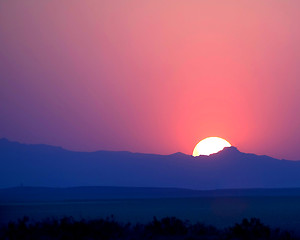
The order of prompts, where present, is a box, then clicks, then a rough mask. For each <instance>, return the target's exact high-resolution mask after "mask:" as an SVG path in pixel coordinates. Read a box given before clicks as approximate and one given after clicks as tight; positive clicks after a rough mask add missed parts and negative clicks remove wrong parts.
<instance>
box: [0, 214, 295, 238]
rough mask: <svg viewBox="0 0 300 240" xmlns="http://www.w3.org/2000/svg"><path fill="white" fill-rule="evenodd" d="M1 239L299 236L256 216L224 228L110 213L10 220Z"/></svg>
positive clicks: (174, 219)
mask: <svg viewBox="0 0 300 240" xmlns="http://www.w3.org/2000/svg"><path fill="white" fill-rule="evenodd" d="M0 239H1V240H2V239H3V240H4V239H5V240H20V239H22V240H23V239H24V240H27V239H28V240H29V239H30V240H34V239H43V240H57V239H59V240H65V239H66V240H92V239H101V240H102V239H103V240H120V239H125V240H135V239H136V240H139V239H153V240H154V239H159V240H165V239H168V240H170V239H173V240H200V239H201V240H205V239H207V240H213V239H214V240H231V239H232V240H242V239H243V240H255V239H257V240H265V239H272V240H273V239H274V240H292V239H295V240H296V239H300V238H297V237H295V236H292V234H291V233H290V232H287V231H281V230H280V229H278V228H277V229H271V228H270V227H268V226H266V225H264V224H263V223H261V222H260V220H259V219H257V218H251V219H250V220H248V219H244V220H243V221H242V222H241V223H237V224H235V225H234V226H233V227H230V228H227V229H221V230H220V229H217V228H215V227H213V226H207V225H205V224H202V223H195V224H191V223H190V222H188V221H182V220H180V219H178V218H175V217H166V218H162V219H161V220H158V219H157V218H156V217H154V218H153V220H152V221H151V222H150V223H148V224H139V223H138V224H136V225H132V224H130V223H127V224H121V223H119V222H117V221H116V220H115V219H114V217H113V216H111V217H108V218H106V219H97V220H89V221H87V220H84V219H82V220H75V219H74V218H72V217H64V218H62V219H60V220H57V219H46V220H44V221H40V222H32V221H29V219H28V218H27V217H25V218H23V219H21V220H19V221H17V222H10V223H9V224H8V225H7V226H4V227H3V228H2V229H0Z"/></svg>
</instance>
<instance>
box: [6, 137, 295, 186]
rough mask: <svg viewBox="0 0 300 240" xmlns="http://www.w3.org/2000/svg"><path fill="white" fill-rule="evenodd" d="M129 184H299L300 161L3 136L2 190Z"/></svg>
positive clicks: (234, 151)
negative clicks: (86, 146) (85, 146)
mask: <svg viewBox="0 0 300 240" xmlns="http://www.w3.org/2000/svg"><path fill="white" fill-rule="evenodd" d="M15 186H43V187H72V186H127V187H159V188H162V187H163V188H187V189H202V190H204V189H228V188H230V189H234V188H298V187H300V162H298V161H287V160H278V159H274V158H271V157H268V156H258V155H255V154H247V153H242V152H240V151H238V149H236V148H235V147H229V148H225V149H224V150H223V151H221V152H219V153H216V154H213V155H211V156H209V157H207V156H199V157H192V156H190V155H185V154H182V153H175V154H171V155H156V154H142V153H131V152H110V151H97V152H75V151H68V150H65V149H62V148H60V147H53V146H48V145H28V144H20V143H18V142H11V141H8V140H7V139H0V188H6V187H15Z"/></svg>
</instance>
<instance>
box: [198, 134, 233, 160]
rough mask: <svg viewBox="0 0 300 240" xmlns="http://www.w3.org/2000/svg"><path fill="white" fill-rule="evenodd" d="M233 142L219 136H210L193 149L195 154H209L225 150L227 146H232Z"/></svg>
mask: <svg viewBox="0 0 300 240" xmlns="http://www.w3.org/2000/svg"><path fill="white" fill-rule="evenodd" d="M230 146H231V144H230V143H229V142H228V141H226V140H225V139H223V138H219V137H208V138H205V139H203V140H201V141H200V142H199V143H198V144H197V145H196V147H195V148H194V151H193V156H194V157H197V156H199V155H206V156H209V155H210V154H213V153H217V152H219V151H221V150H223V149H224V148H225V147H230Z"/></svg>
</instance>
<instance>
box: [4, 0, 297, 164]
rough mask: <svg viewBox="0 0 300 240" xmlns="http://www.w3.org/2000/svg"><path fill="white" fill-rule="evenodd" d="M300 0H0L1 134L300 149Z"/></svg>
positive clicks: (101, 144) (142, 146) (125, 145)
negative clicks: (215, 140) (215, 141)
mask: <svg viewBox="0 0 300 240" xmlns="http://www.w3.org/2000/svg"><path fill="white" fill-rule="evenodd" d="M299 10H300V1H298V0H274V1H267V0H247V1H246V0H238V1H237V0H235V1H233V0H228V1H223V0H209V1H201V0H182V1H179V0H174V1H168V0H152V1H141V0H128V1H123V0H114V1H111V0H51V1H50V0H45V1H40V0H26V1H18V0H9V1H0V137H5V138H8V139H10V140H14V141H20V142H23V143H43V144H51V145H56V146H62V147H64V148H66V149H70V150H77V151H95V150H114V151H119V150H128V151H133V152H144V153H157V154H171V153H174V152H183V153H186V154H192V152H193V148H194V146H195V145H196V144H197V143H198V142H199V141H200V140H201V139H203V138H206V137H209V136H219V137H222V138H225V139H226V140H227V141H229V142H230V143H231V144H232V145H234V146H236V147H237V148H238V149H239V150H240V151H243V152H251V153H255V154H265V155H269V156H272V157H276V158H280V159H281V158H284V159H291V160H300V151H299V144H300V127H299V123H300V107H299V105H300V95H299V92H300V81H299V80H300V66H299V63H300V45H299V42H300V28H299V22H300V15H299Z"/></svg>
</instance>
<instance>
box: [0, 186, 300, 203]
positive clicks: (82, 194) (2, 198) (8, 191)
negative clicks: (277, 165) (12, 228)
mask: <svg viewBox="0 0 300 240" xmlns="http://www.w3.org/2000/svg"><path fill="white" fill-rule="evenodd" d="M278 196H279V197H300V188H284V189H221V190H190V189H180V188H142V187H71V188H48V187H14V188H3V189H0V204H1V203H8V202H9V203H13V202H64V201H96V200H109V199H110V200H111V199H166V198H201V197H209V198H217V197H278Z"/></svg>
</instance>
